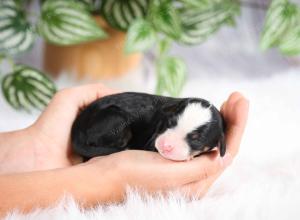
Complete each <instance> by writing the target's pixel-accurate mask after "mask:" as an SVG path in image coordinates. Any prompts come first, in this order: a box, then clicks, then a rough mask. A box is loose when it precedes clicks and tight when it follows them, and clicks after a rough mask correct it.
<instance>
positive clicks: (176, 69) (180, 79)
mask: <svg viewBox="0 0 300 220" xmlns="http://www.w3.org/2000/svg"><path fill="white" fill-rule="evenodd" d="M186 72H187V68H186V65H185V63H184V62H183V60H181V59H180V58H177V57H164V58H163V59H162V60H160V61H159V63H158V67H157V73H158V76H157V77H158V84H157V87H156V92H157V93H159V94H161V93H163V92H164V91H166V92H167V93H169V94H170V95H172V96H178V95H179V94H180V92H181V90H182V88H183V85H184V83H185V80H186Z"/></svg>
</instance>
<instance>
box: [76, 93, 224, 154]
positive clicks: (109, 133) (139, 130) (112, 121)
mask: <svg viewBox="0 0 300 220" xmlns="http://www.w3.org/2000/svg"><path fill="white" fill-rule="evenodd" d="M192 102H200V103H201V105H202V106H204V107H209V106H210V110H211V112H212V120H211V121H210V122H208V123H206V124H204V125H202V126H199V127H198V128H197V129H196V130H194V131H191V132H190V133H189V134H188V135H187V136H186V137H185V141H186V142H187V143H188V145H189V147H190V150H191V152H192V151H199V150H203V148H204V147H208V148H207V149H208V150H211V149H212V148H214V147H216V146H218V147H219V148H220V154H221V156H223V155H224V154H225V149H226V146H225V137H224V127H225V124H224V121H223V119H222V116H221V114H220V112H219V111H218V110H217V109H216V108H215V107H214V106H211V104H210V103H209V102H208V101H206V100H204V99H200V98H182V99H181V98H171V97H165V96H156V95H150V94H145V93H135V92H126V93H120V94H116V95H110V96H106V97H103V98H100V99H98V100H96V101H94V102H93V103H92V104H90V105H89V106H88V107H87V108H85V109H84V110H83V111H82V112H81V113H80V114H79V115H78V117H77V118H76V120H75V122H74V124H73V127H72V132H71V140H72V147H73V149H74V151H75V152H76V153H78V154H79V155H81V156H83V157H84V158H86V159H88V158H91V157H95V156H100V155H108V154H111V153H115V152H119V151H122V150H126V149H140V150H148V151H157V150H156V148H155V147H154V143H155V139H156V137H157V136H158V135H159V134H161V133H163V132H164V131H165V130H166V129H168V128H171V127H174V126H176V124H177V116H178V115H180V113H182V112H183V111H184V109H185V107H186V106H187V105H188V104H189V103H192ZM193 134H197V136H198V137H199V138H197V139H195V138H191V136H192V135H193ZM194 137H195V135H194ZM208 150H207V151H208Z"/></svg>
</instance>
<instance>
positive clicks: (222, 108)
mask: <svg viewBox="0 0 300 220" xmlns="http://www.w3.org/2000/svg"><path fill="white" fill-rule="evenodd" d="M226 105H227V102H226V101H225V102H223V104H222V106H221V108H220V112H221V114H222V115H224V112H225V111H226Z"/></svg>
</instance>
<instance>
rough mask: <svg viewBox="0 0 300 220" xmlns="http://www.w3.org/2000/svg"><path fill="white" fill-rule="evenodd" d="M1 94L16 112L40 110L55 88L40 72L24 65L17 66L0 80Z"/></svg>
mask: <svg viewBox="0 0 300 220" xmlns="http://www.w3.org/2000/svg"><path fill="white" fill-rule="evenodd" d="M2 92H3V94H4V97H5V99H6V100H7V102H8V103H9V104H10V105H11V106H12V107H13V108H15V109H17V110H21V109H24V110H27V111H30V110H31V109H32V108H36V109H40V110H42V109H43V108H44V107H45V106H46V105H47V104H48V102H49V101H50V99H51V98H52V96H53V95H54V93H55V92H56V88H55V86H54V84H53V82H52V81H51V80H50V79H49V78H48V77H47V76H46V75H45V74H43V73H42V72H40V71H38V70H36V69H33V68H31V67H29V66H25V65H17V66H15V68H14V71H13V72H12V73H9V74H7V75H6V76H5V77H4V78H3V80H2Z"/></svg>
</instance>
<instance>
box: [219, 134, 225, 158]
mask: <svg viewBox="0 0 300 220" xmlns="http://www.w3.org/2000/svg"><path fill="white" fill-rule="evenodd" d="M218 147H219V151H220V156H221V157H223V156H224V155H225V153H226V140H225V135H224V133H223V132H222V135H221V138H220V141H219V145H218Z"/></svg>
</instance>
